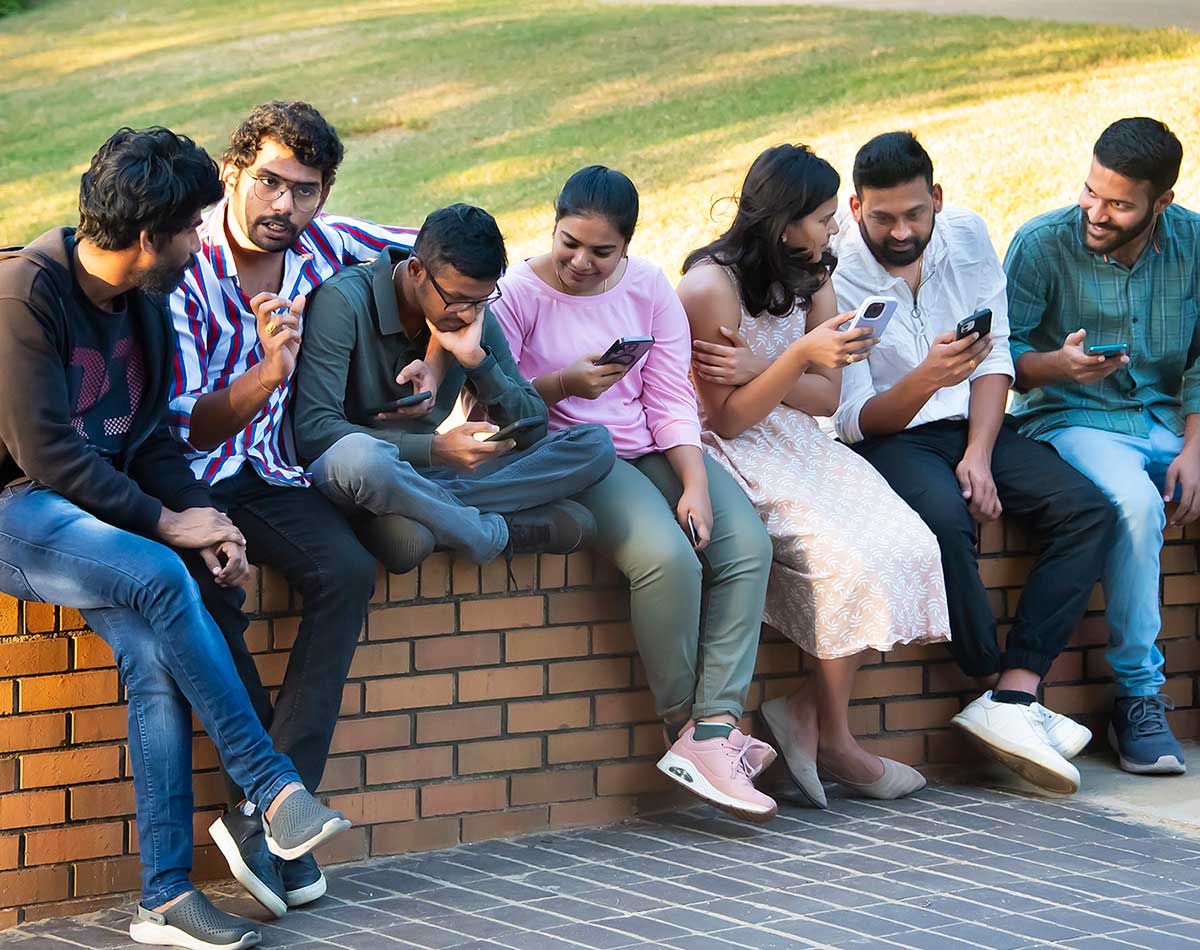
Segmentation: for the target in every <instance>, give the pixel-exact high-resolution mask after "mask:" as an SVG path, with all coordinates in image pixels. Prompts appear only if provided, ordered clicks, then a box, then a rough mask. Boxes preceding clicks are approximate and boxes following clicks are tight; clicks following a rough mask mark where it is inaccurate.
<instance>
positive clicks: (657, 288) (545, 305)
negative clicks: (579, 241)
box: [492, 257, 700, 458]
mask: <svg viewBox="0 0 1200 950" xmlns="http://www.w3.org/2000/svg"><path fill="white" fill-rule="evenodd" d="M500 289H501V290H502V291H503V293H504V295H503V296H502V297H501V298H500V299H499V300H498V301H496V303H494V304H492V312H493V313H494V314H495V315H496V318H497V319H498V320H499V321H500V326H501V327H502V328H503V329H504V335H505V336H506V337H507V338H508V345H509V346H510V347H511V348H512V354H513V358H514V359H515V360H516V361H517V366H518V367H519V368H520V370H521V375H522V376H524V377H525V378H526V379H533V378H535V377H537V376H543V375H546V374H549V373H556V372H558V370H560V369H562V368H563V367H565V366H569V365H570V364H571V363H574V362H575V361H576V360H577V359H579V358H580V357H581V356H583V355H584V354H585V353H603V352H604V351H605V350H607V349H608V348H609V346H610V345H611V344H612V343H613V341H614V340H616V339H617V338H618V337H623V336H652V337H654V346H652V347H651V348H650V352H649V354H648V355H647V356H646V357H645V358H644V359H643V360H642V361H641V362H639V363H638V364H637V365H636V366H634V367H633V368H632V369H631V370H630V371H629V372H628V373H626V374H625V376H624V378H623V379H621V381H620V382H618V383H616V384H615V385H614V386H612V387H611V388H610V389H609V390H608V391H607V392H605V393H604V395H602V396H600V397H599V398H598V399H584V398H582V397H579V396H572V397H570V398H568V399H563V400H560V401H559V402H558V403H556V404H555V405H553V406H551V407H550V428H551V429H552V430H554V429H565V428H566V427H567V426H571V425H579V424H581V423H587V422H592V423H598V424H600V425H603V426H607V427H608V431H609V433H610V434H611V435H612V440H613V445H614V446H616V449H617V455H619V456H620V457H621V458H637V457H638V456H641V455H646V454H647V453H649V452H663V451H665V450H667V449H670V448H674V447H675V446H677V445H695V446H697V447H699V445H700V421H699V418H698V416H697V410H696V393H695V391H694V390H693V389H692V384H691V381H690V380H689V379H688V370H689V368H690V367H691V359H692V340H691V333H690V332H689V330H688V321H687V314H685V313H684V312H683V305H682V304H681V303H680V302H679V298H678V297H676V296H675V291H674V289H673V288H672V287H671V285H670V283H668V281H667V278H666V275H665V274H663V272H662V271H661V270H659V269H658V268H657V267H655V266H654V265H653V264H651V263H650V262H649V261H647V260H645V259H643V258H640V257H631V258H629V266H628V267H627V268H626V269H625V274H624V276H623V277H622V278H621V280H620V282H619V283H618V284H617V285H616V286H615V287H612V288H611V289H609V290H608V291H606V292H605V293H602V294H597V295H596V296H594V297H574V296H571V295H570V294H564V293H562V292H561V291H558V290H555V289H554V288H552V287H550V286H548V285H547V284H546V283H545V282H543V281H542V279H541V278H540V277H538V276H537V275H536V274H535V273H534V272H533V269H532V268H531V267H530V266H529V264H528V263H526V262H525V261H520V262H519V263H516V264H514V265H513V266H512V267H510V268H509V269H508V273H506V274H505V275H504V276H503V277H502V278H500Z"/></svg>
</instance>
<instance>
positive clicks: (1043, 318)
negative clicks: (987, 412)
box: [1004, 205, 1200, 438]
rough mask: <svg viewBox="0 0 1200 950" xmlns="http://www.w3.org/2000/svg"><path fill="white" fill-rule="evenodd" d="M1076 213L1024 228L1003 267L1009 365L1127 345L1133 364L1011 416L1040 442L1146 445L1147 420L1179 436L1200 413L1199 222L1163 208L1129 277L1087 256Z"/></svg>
mask: <svg viewBox="0 0 1200 950" xmlns="http://www.w3.org/2000/svg"><path fill="white" fill-rule="evenodd" d="M1082 215H1083V212H1082V210H1081V209H1080V208H1079V207H1078V206H1077V205H1072V206H1071V207H1069V208H1060V209H1059V210H1057V211H1050V212H1048V213H1046V214H1042V215H1039V216H1038V217H1036V218H1034V219H1033V220H1031V221H1029V222H1027V223H1026V224H1024V225H1022V227H1021V228H1020V229H1019V230H1018V231H1017V233H1016V235H1015V236H1014V237H1013V241H1012V244H1010V245H1009V248H1008V254H1007V255H1006V256H1005V259H1004V270H1005V273H1006V274H1007V277H1008V319H1009V324H1010V326H1011V336H1010V338H1009V346H1010V348H1011V351H1012V358H1013V362H1014V363H1016V362H1017V361H1018V360H1019V359H1020V358H1021V356H1023V355H1024V354H1025V353H1028V352H1029V351H1031V350H1033V351H1037V352H1048V351H1051V350H1057V349H1059V348H1060V347H1061V346H1062V343H1063V339H1064V338H1065V337H1066V336H1067V334H1068V333H1073V332H1074V331H1076V330H1079V329H1083V330H1086V331H1087V337H1086V339H1085V340H1084V346H1085V347H1086V346H1094V345H1096V344H1102V343H1128V344H1129V364H1128V365H1127V366H1126V367H1124V368H1122V369H1120V370H1118V371H1117V372H1115V373H1113V374H1112V375H1111V376H1109V377H1108V378H1106V379H1104V380H1102V381H1101V382H1099V383H1092V384H1090V385H1082V384H1080V383H1075V382H1071V381H1067V382H1058V383H1054V384H1053V385H1051V386H1045V387H1043V388H1041V389H1034V390H1031V391H1029V392H1027V393H1017V394H1016V395H1015V396H1014V398H1013V401H1012V407H1011V411H1012V414H1013V415H1014V416H1016V417H1017V419H1018V420H1020V423H1021V431H1022V432H1024V433H1025V434H1026V435H1028V436H1032V437H1034V438H1036V437H1037V436H1038V435H1040V434H1041V433H1044V432H1047V431H1049V430H1051V429H1057V428H1062V427H1065V426H1089V427H1091V428H1094V429H1105V430H1108V431H1110V432H1120V433H1123V434H1125V435H1134V436H1142V437H1145V436H1146V435H1148V434H1149V422H1148V418H1149V419H1153V420H1154V421H1155V422H1158V423H1159V424H1161V425H1163V426H1166V427H1167V428H1168V429H1170V430H1171V431H1172V432H1174V433H1175V434H1176V435H1183V430H1184V416H1186V415H1188V414H1190V413H1193V412H1200V365H1198V362H1197V356H1200V329H1198V326H1197V324H1198V322H1200V321H1198V320H1197V318H1198V317H1200V214H1196V213H1195V212H1192V211H1188V210H1187V209H1185V208H1181V207H1179V206H1178V205H1169V206H1168V207H1167V209H1166V210H1165V211H1164V212H1163V213H1162V214H1161V215H1160V216H1159V219H1158V223H1157V224H1156V226H1155V229H1154V234H1153V238H1152V240H1151V241H1150V243H1149V244H1147V245H1146V248H1145V250H1144V251H1143V252H1142V255H1141V257H1139V258H1138V260H1137V262H1136V263H1135V264H1134V265H1133V267H1125V266H1124V265H1123V264H1119V263H1117V262H1116V261H1114V260H1112V259H1111V258H1109V257H1106V256H1104V255H1096V254H1092V253H1090V252H1089V251H1088V250H1087V248H1085V247H1084V244H1083V235H1082V220H1083V218H1082Z"/></svg>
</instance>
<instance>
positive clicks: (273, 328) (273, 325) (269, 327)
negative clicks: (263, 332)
mask: <svg viewBox="0 0 1200 950" xmlns="http://www.w3.org/2000/svg"><path fill="white" fill-rule="evenodd" d="M278 329H279V324H277V323H275V322H274V321H271V322H270V323H268V324H267V336H274V335H275V331H276V330H278Z"/></svg>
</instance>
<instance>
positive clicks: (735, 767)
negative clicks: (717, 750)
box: [725, 742, 750, 782]
mask: <svg viewBox="0 0 1200 950" xmlns="http://www.w3.org/2000/svg"><path fill="white" fill-rule="evenodd" d="M725 748H726V749H727V750H728V755H729V756H731V757H732V759H733V762H732V763H731V764H730V771H729V777H730V778H737V775H738V773H739V772H741V773H742V777H743V778H744V779H745V780H746V781H747V782H749V781H750V764H749V763H748V762H747V761H746V753H748V752H749V751H750V743H749V742H747V743H745V744H743V745H740V746H739V745H736V744H734V743H733V742H726V745H725Z"/></svg>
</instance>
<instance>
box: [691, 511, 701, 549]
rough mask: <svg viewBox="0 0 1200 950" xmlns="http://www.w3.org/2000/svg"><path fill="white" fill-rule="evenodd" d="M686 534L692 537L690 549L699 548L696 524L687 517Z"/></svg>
mask: <svg viewBox="0 0 1200 950" xmlns="http://www.w3.org/2000/svg"><path fill="white" fill-rule="evenodd" d="M688 534H690V535H691V536H692V547H694V548H695V547H699V546H700V535H699V534H697V533H696V522H695V521H694V520H693V519H692V516H691V515H688Z"/></svg>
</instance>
